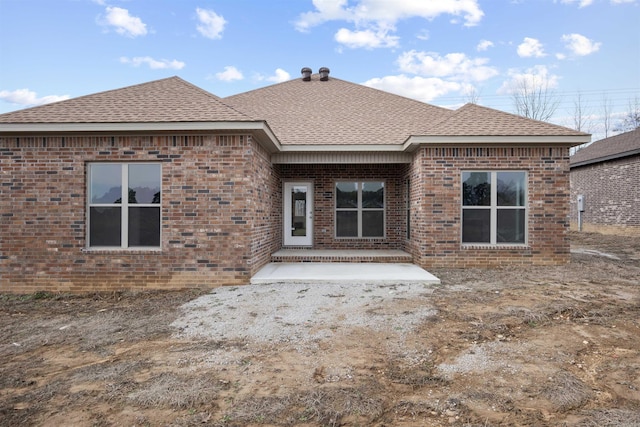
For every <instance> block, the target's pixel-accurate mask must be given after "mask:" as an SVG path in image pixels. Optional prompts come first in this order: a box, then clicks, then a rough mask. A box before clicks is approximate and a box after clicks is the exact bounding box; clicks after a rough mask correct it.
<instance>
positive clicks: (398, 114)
mask: <svg viewBox="0 0 640 427" xmlns="http://www.w3.org/2000/svg"><path fill="white" fill-rule="evenodd" d="M589 138H590V136H589V135H587V134H584V133H580V132H576V131H573V130H570V129H567V128H564V127H560V126H555V125H552V124H548V123H543V122H538V121H533V120H529V119H526V118H522V117H518V116H515V115H512V114H508V113H504V112H500V111H496V110H493V109H489V108H485V107H481V106H478V105H473V104H467V105H465V106H463V107H461V108H459V109H457V110H455V111H452V110H448V109H445V108H439V107H435V106H432V105H428V104H425V103H422V102H418V101H415V100H412V99H407V98H404V97H401V96H397V95H393V94H390V93H386V92H383V91H379V90H376V89H372V88H368V87H365V86H361V85H358V84H354V83H350V82H347V81H344V80H340V79H338V78H334V77H333V76H331V77H329V71H328V69H325V68H323V69H321V73H318V74H313V75H311V72H310V70H309V69H303V77H302V78H298V79H293V80H290V81H287V82H284V83H280V84H275V85H272V86H269V87H265V88H262V89H257V90H253V91H250V92H247V93H242V94H238V95H235V96H231V97H228V98H219V97H217V96H215V95H213V94H211V93H208V92H206V91H204V90H202V89H200V88H198V87H196V86H194V85H192V84H190V83H188V82H186V81H184V80H182V79H180V78H178V77H171V78H167V79H163V80H158V81H153V82H149V83H144V84H140V85H136V86H131V87H126V88H123V89H117V90H112V91H107V92H102V93H97V94H93V95H88V96H83V97H79V98H75V99H70V100H66V101H62V102H58V103H53V104H48V105H43V106H39V107H35V108H30V109H24V110H19V111H14V112H10V113H6V114H2V115H0V166H1V172H0V219H1V223H0V235H1V236H2V237H1V241H0V291H3V292H33V291H36V290H42V289H45V290H52V291H68V292H82V291H95V290H113V289H122V288H129V289H145V288H160V289H168V288H183V287H192V286H199V287H202V286H206V287H213V286H218V285H222V284H245V283H248V282H249V279H250V278H251V277H252V275H254V274H255V273H256V272H257V271H258V270H260V269H261V268H262V267H263V266H265V265H266V264H267V263H269V262H271V261H272V259H273V261H283V260H285V259H284V258H283V255H282V253H283V251H280V250H281V249H283V248H284V249H288V248H294V249H307V248H314V249H325V250H336V249H348V250H350V251H352V252H353V254H354V255H353V260H359V261H362V260H365V261H366V260H368V259H367V258H366V257H360V258H359V257H358V254H359V253H360V252H358V251H357V250H365V249H366V250H383V249H386V250H395V251H397V253H399V254H400V255H398V257H397V258H395V259H394V260H395V261H409V262H413V263H414V264H416V265H418V266H421V267H423V268H436V267H438V268H439V267H448V268H449V267H450V268H464V267H471V266H474V267H493V266H500V265H511V264H536V265H551V264H562V263H565V262H567V261H568V259H569V242H568V240H567V231H568V227H569V148H570V147H572V146H575V145H579V144H583V143H585V142H587V141H589ZM276 252H277V253H278V254H279V255H278V256H279V257H280V258H277V256H276V255H274V254H276ZM284 252H286V251H284ZM303 258H304V257H303ZM336 259H338V258H337V257H336ZM298 260H301V261H304V260H305V259H301V258H298ZM307 260H308V259H307ZM369 261H370V260H369Z"/></svg>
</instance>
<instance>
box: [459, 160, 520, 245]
mask: <svg viewBox="0 0 640 427" xmlns="http://www.w3.org/2000/svg"><path fill="white" fill-rule="evenodd" d="M526 182H527V174H526V172H511V171H504V172H463V173H462V243H488V244H493V245H495V244H524V243H525V239H526V217H527V215H526V210H527V209H526V199H527V197H526Z"/></svg>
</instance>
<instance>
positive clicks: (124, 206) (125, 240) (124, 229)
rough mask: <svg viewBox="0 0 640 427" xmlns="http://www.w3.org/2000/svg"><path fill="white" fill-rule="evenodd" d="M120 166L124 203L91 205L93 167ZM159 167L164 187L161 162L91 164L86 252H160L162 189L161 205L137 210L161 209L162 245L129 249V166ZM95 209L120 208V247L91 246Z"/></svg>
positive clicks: (88, 174) (88, 181) (146, 204)
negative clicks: (92, 213) (92, 221)
mask: <svg viewBox="0 0 640 427" xmlns="http://www.w3.org/2000/svg"><path fill="white" fill-rule="evenodd" d="M115 164H117V165H120V170H121V173H122V177H121V183H122V192H121V195H120V200H122V203H120V204H118V203H91V173H92V170H91V169H92V167H93V165H115ZM132 164H135V165H159V166H160V186H161V187H162V163H161V162H90V163H88V168H87V209H86V212H87V213H86V215H87V216H86V219H87V220H86V223H87V229H86V239H85V240H86V250H87V251H151V252H153V251H159V250H161V248H162V199H163V197H162V188H161V189H160V204H153V203H136V204H135V207H137V208H146V207H152V208H158V209H160V245H159V246H134V247H129V185H128V184H129V165H132ZM95 207H109V208H111V207H117V208H120V215H121V217H120V221H121V223H120V246H91V214H90V210H91V208H95Z"/></svg>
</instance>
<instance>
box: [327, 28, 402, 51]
mask: <svg viewBox="0 0 640 427" xmlns="http://www.w3.org/2000/svg"><path fill="white" fill-rule="evenodd" d="M398 38H399V37H396V36H390V35H389V34H388V32H387V31H385V30H378V31H372V30H364V31H351V30H347V29H346V28H341V29H340V30H338V32H337V33H336V35H335V39H336V41H337V42H338V43H340V44H343V45H345V46H347V47H349V48H352V49H356V48H365V49H374V48H379V47H396V46H397V45H398Z"/></svg>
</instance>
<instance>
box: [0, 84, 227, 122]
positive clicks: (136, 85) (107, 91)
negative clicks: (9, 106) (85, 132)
mask: <svg viewBox="0 0 640 427" xmlns="http://www.w3.org/2000/svg"><path fill="white" fill-rule="evenodd" d="M172 79H177V80H181V81H183V82H185V83H189V82H187V81H185V80H183V79H181V78H180V77H178V76H171V77H165V78H162V79H157V80H152V81H150V82H142V83H136V84H132V85H129V86H124V87H119V88H116V89H106V90H102V91H100V92H94V93H87V94H84V95H79V96H73V97H71V98H69V99H63V100H61V101H55V102H47V103H46V104H41V105H34V106H33V107H26V108H19V109H17V110H13V111H7V112H6V113H2V114H0V116H4V115H6V114H12V113H15V112H18V111H20V112H24V111H29V110H34V109H36V108H42V107H47V106H52V105H58V104H62V103H64V102H69V101H77V100H81V99H84V98H88V97H90V96H91V97H93V96H96V95H103V94H105V93H111V92H117V91H121V90H125V89H132V88H135V87H139V86H146V85H150V84H153V83H159V82H162V81H165V80H172ZM189 84H190V83H189ZM194 87H197V86H194ZM205 92H206V91H205ZM212 95H213V94H212ZM214 96H215V95H214Z"/></svg>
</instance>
